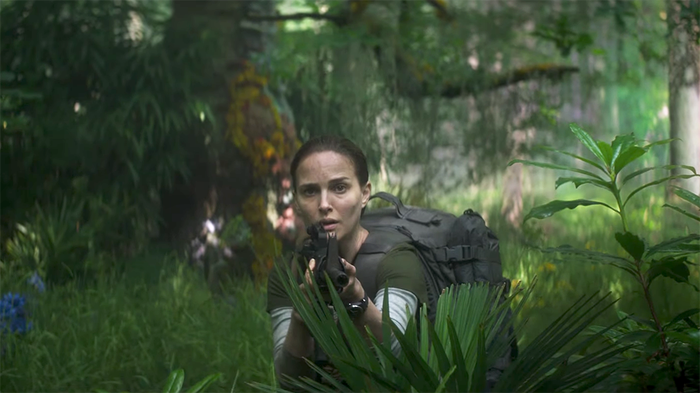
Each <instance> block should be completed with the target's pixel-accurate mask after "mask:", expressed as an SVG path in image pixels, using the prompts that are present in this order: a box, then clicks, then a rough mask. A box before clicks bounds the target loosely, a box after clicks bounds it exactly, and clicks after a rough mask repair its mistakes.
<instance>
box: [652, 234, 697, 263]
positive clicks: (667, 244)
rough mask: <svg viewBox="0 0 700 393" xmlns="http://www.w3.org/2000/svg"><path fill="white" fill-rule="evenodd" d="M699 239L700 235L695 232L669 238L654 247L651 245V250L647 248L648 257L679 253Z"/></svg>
mask: <svg viewBox="0 0 700 393" xmlns="http://www.w3.org/2000/svg"><path fill="white" fill-rule="evenodd" d="M698 240H700V235H698V234H695V233H693V234H690V235H688V236H682V237H677V238H673V239H669V240H666V241H663V242H661V243H659V244H657V245H655V246H653V247H649V250H647V254H646V257H647V258H649V257H652V256H654V255H656V254H659V253H668V252H674V253H677V252H679V251H684V250H683V246H687V245H693V244H692V243H693V242H695V241H698Z"/></svg>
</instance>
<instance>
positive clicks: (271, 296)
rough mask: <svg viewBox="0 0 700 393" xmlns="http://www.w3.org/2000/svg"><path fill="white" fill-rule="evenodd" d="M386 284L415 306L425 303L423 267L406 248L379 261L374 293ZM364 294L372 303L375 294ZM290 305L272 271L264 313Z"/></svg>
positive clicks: (277, 278) (426, 300) (393, 252)
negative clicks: (404, 292) (401, 291)
mask: <svg viewBox="0 0 700 393" xmlns="http://www.w3.org/2000/svg"><path fill="white" fill-rule="evenodd" d="M299 259H301V258H299ZM292 266H294V265H292ZM295 269H296V268H295ZM299 282H301V281H299ZM387 284H388V287H390V288H399V289H404V290H407V291H409V292H411V293H413V294H414V295H415V296H416V297H417V298H418V304H423V303H427V302H428V290H427V287H426V284H425V279H424V276H423V265H422V262H421V260H420V259H419V257H418V255H416V254H415V252H414V251H409V250H407V249H406V248H401V249H396V250H392V251H390V252H388V253H387V254H386V255H385V256H384V258H383V259H382V260H381V261H380V262H379V266H378V267H377V288H378V290H381V289H382V288H384V286H385V285H387ZM367 295H368V296H369V297H370V298H371V299H372V300H373V301H374V299H375V298H376V293H371V294H367ZM291 306H292V301H291V300H290V299H289V297H288V296H287V293H286V292H285V290H284V286H283V285H282V282H281V281H280V278H279V275H278V274H277V272H276V270H274V269H273V271H272V272H271V273H270V276H269V277H268V285H267V312H268V313H269V312H271V311H272V310H274V309H276V308H279V307H291Z"/></svg>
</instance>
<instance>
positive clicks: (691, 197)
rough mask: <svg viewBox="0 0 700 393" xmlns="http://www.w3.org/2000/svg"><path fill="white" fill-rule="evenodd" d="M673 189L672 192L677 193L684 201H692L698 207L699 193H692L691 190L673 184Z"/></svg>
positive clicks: (699, 203) (699, 206)
mask: <svg viewBox="0 0 700 393" xmlns="http://www.w3.org/2000/svg"><path fill="white" fill-rule="evenodd" d="M673 188H675V190H673V193H674V194H676V195H678V196H679V197H681V198H683V199H685V200H686V201H688V202H690V203H692V204H693V205H695V206H696V207H697V208H699V209H700V195H696V194H693V193H692V192H690V191H688V190H686V189H685V188H680V187H678V186H674V187H673Z"/></svg>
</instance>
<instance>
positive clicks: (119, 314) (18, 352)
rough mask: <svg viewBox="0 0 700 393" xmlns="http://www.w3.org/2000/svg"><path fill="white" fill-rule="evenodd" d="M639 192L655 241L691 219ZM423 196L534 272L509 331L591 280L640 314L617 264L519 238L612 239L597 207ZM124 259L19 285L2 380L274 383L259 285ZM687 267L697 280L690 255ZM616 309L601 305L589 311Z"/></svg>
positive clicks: (686, 293)
mask: <svg viewBox="0 0 700 393" xmlns="http://www.w3.org/2000/svg"><path fill="white" fill-rule="evenodd" d="M550 184H551V183H550ZM577 193H580V191H577V190H573V189H560V190H558V191H557V196H556V197H557V198H560V199H569V198H575V197H579V196H582V195H579V194H577ZM647 195H648V196H649V198H648V199H647V200H646V201H645V202H644V203H642V204H640V205H637V206H635V207H634V209H633V210H630V212H631V215H630V226H631V227H634V228H643V229H642V230H639V231H638V232H640V233H641V234H642V235H643V236H644V237H647V238H649V239H651V240H652V241H654V242H658V241H659V240H661V239H665V238H670V237H674V236H678V235H683V234H685V233H686V232H687V231H696V228H692V227H691V226H690V225H691V224H689V221H686V220H685V219H684V218H682V217H680V215H677V214H675V213H674V212H670V211H669V210H668V209H662V208H661V205H662V204H663V202H662V198H661V195H660V191H649V192H648V193H647ZM583 196H585V195H583ZM551 197H552V195H547V196H542V197H541V198H542V200H545V199H551ZM539 199H540V196H537V195H535V196H528V195H526V197H525V206H524V210H525V211H527V210H529V208H530V207H531V206H533V205H535V204H537V203H540V202H542V200H539ZM433 207H438V208H442V209H445V210H448V211H451V212H453V213H457V214H460V213H461V212H462V211H463V210H464V209H466V208H469V207H471V208H474V209H475V210H477V211H480V212H482V213H485V215H486V217H487V222H488V224H489V225H490V226H491V227H492V228H494V229H495V230H496V232H497V233H498V234H499V237H500V239H501V251H502V259H503V261H504V273H505V274H506V276H508V277H509V278H511V279H513V280H514V281H522V282H524V283H525V284H528V283H529V282H530V281H531V280H532V278H533V277H534V276H535V275H537V276H538V284H537V286H536V288H535V291H534V293H533V296H532V298H531V301H530V302H528V303H527V304H526V305H525V307H526V310H525V311H524V312H523V315H524V316H525V317H528V318H529V321H528V324H527V325H526V329H525V331H524V336H522V337H521V339H523V340H525V341H528V340H529V339H531V338H533V337H534V336H535V335H536V334H538V333H539V332H540V331H541V329H542V328H543V327H544V326H546V325H547V324H549V323H550V322H552V321H553V320H554V319H555V318H556V317H558V316H560V315H561V314H562V312H563V311H564V310H565V309H566V308H567V307H569V306H570V305H571V304H572V302H573V301H574V300H575V299H577V298H579V297H580V296H581V295H591V294H593V293H595V292H601V293H607V292H608V291H612V292H613V296H615V297H619V298H621V300H620V301H619V302H618V303H617V304H616V306H615V307H616V308H618V309H619V310H624V311H626V312H630V313H635V312H636V313H638V314H639V315H643V316H646V313H647V312H648V311H647V309H646V307H645V304H644V301H643V298H642V296H641V294H640V293H638V292H637V286H636V285H634V283H633V282H632V281H631V280H630V279H628V277H627V276H626V275H624V276H623V274H622V273H620V272H619V271H618V270H617V269H614V268H611V267H606V266H597V265H591V264H582V263H572V262H567V261H555V260H551V259H547V258H545V257H543V255H542V254H541V253H539V252H538V251H536V250H534V249H532V248H530V247H529V246H528V242H529V243H530V244H537V245H540V246H557V245H561V244H572V245H583V246H585V247H588V248H591V249H606V250H611V249H613V250H614V249H615V248H611V247H616V243H615V241H614V239H613V236H612V234H613V233H614V230H618V228H612V227H611V226H612V225H611V223H613V222H614V223H617V221H615V220H614V219H613V217H608V216H607V213H606V212H605V211H603V210H602V209H599V210H596V209H595V208H584V209H577V210H575V211H570V212H567V214H562V215H557V216H554V217H552V218H550V219H548V220H545V221H542V222H534V225H533V226H529V227H526V228H525V230H524V231H523V232H516V231H512V230H510V229H509V227H508V225H507V224H506V223H505V222H504V221H502V220H501V219H500V218H499V216H500V214H499V209H500V191H499V190H498V189H494V190H491V191H484V190H476V189H475V190H474V192H471V193H459V194H450V195H445V196H443V197H442V198H440V199H439V200H437V201H436V202H435V204H434V205H433ZM125 266H126V269H125V271H126V272H125V273H124V274H121V275H114V276H111V277H103V278H101V279H99V280H98V281H97V282H95V283H92V284H90V285H88V286H87V287H86V286H84V285H83V286H79V285H77V284H69V285H65V286H61V287H56V288H51V289H50V290H49V291H47V292H45V293H43V294H38V293H30V300H29V307H30V312H31V316H30V320H31V321H32V322H33V324H34V328H33V330H32V331H31V332H29V333H28V334H26V335H24V336H19V337H4V338H3V341H2V343H0V344H1V345H2V346H3V347H4V348H6V351H5V354H4V355H2V357H1V358H0V366H1V369H0V387H1V389H2V391H3V392H29V391H32V392H67V391H79V392H88V391H93V392H94V391H95V390H97V389H104V390H107V391H111V392H116V391H130V392H146V391H148V392H153V391H160V390H161V389H162V386H163V385H164V383H165V381H166V379H167V377H168V374H169V373H170V372H171V371H173V370H176V369H178V368H182V369H183V370H184V371H185V375H186V382H187V383H195V382H196V381H199V380H201V379H203V378H204V377H206V376H208V375H210V374H212V373H216V372H220V373H222V378H221V379H219V380H218V381H217V382H216V383H215V384H214V385H212V386H210V387H209V388H208V389H207V391H211V392H215V391H222V392H224V391H225V392H230V391H251V390H252V389H251V387H250V386H249V385H247V382H260V383H264V384H271V383H274V372H273V368H272V359H271V354H272V349H271V331H270V324H269V318H268V315H267V313H266V312H265V288H264V287H256V286H255V285H253V284H252V283H250V282H248V281H238V282H236V283H234V284H233V285H231V287H230V290H229V293H228V295H227V296H224V297H223V298H222V297H212V295H211V294H210V292H209V290H208V288H207V286H206V284H205V283H204V282H203V279H202V277H201V274H199V273H198V272H195V271H192V270H190V269H189V268H186V267H185V265H184V264H183V263H182V262H180V261H178V260H177V258H175V257H173V256H168V255H163V254H162V253H160V252H155V253H154V254H151V255H145V256H142V257H139V258H136V259H134V260H131V261H125ZM691 277H692V279H693V280H694V281H696V282H697V281H699V277H700V274H699V271H698V267H697V266H695V267H694V269H693V270H692V273H691ZM0 284H2V292H3V293H6V292H8V291H15V292H17V291H21V292H23V293H28V292H27V291H28V289H27V288H26V286H25V284H24V283H22V282H20V281H18V280H17V278H16V277H12V276H11V274H10V275H7V276H4V277H0ZM652 290H653V295H654V298H655V301H656V302H657V304H658V307H659V310H658V311H659V313H660V314H661V316H662V318H663V317H669V316H671V315H674V313H678V312H680V311H682V310H684V309H686V308H688V305H689V304H698V303H699V302H700V299H698V294H697V293H695V292H694V291H693V290H692V289H690V288H689V287H687V286H684V285H675V283H673V282H671V281H669V280H668V279H660V280H659V281H658V282H655V283H654V285H653V286H652ZM232 299H235V300H232ZM616 319H617V317H616V315H615V314H614V313H612V312H611V313H607V314H605V315H604V317H603V320H601V321H598V322H597V323H598V324H601V325H602V324H606V323H607V322H613V321H614V320H616Z"/></svg>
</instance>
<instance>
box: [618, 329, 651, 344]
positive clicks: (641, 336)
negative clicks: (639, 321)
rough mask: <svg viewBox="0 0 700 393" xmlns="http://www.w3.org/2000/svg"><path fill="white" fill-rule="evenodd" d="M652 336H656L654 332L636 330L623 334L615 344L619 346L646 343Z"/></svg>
mask: <svg viewBox="0 0 700 393" xmlns="http://www.w3.org/2000/svg"><path fill="white" fill-rule="evenodd" d="M652 334H654V332H653V331H651V330H635V331H633V332H628V333H624V334H622V336H621V337H620V338H618V339H617V340H615V343H616V344H618V345H619V344H624V343H628V342H638V343H639V342H646V341H647V340H649V338H650V337H651V335H652Z"/></svg>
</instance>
